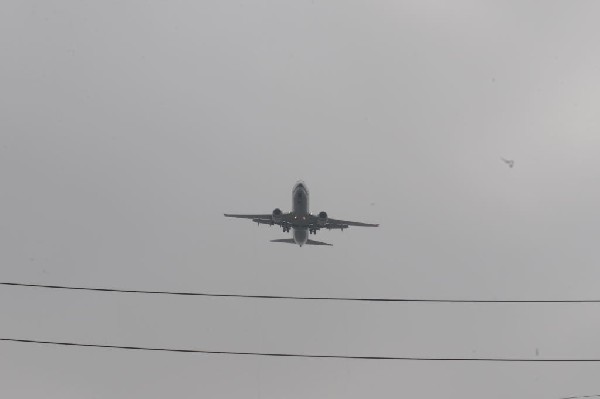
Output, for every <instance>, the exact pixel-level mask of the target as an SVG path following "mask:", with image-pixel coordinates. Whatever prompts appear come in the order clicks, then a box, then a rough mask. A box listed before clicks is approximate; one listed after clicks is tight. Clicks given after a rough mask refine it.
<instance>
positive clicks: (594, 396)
mask: <svg viewBox="0 0 600 399" xmlns="http://www.w3.org/2000/svg"><path fill="white" fill-rule="evenodd" d="M583 398H600V395H585V396H567V397H564V398H560V399H583Z"/></svg>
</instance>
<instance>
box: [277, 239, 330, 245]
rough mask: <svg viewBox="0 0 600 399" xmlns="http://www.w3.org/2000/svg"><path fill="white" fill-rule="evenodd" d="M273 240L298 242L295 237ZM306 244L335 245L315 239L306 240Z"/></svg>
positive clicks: (287, 242) (290, 242)
mask: <svg viewBox="0 0 600 399" xmlns="http://www.w3.org/2000/svg"><path fill="white" fill-rule="evenodd" d="M271 242H284V243H286V244H295V243H296V241H294V239H293V238H280V239H278V240H271ZM306 245H328V246H330V247H332V246H333V244H327V243H326V242H321V241H313V240H308V241H306Z"/></svg>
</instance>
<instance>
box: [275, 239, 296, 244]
mask: <svg viewBox="0 0 600 399" xmlns="http://www.w3.org/2000/svg"><path fill="white" fill-rule="evenodd" d="M271 242H285V243H286V244H295V243H296V241H294V239H293V238H280V239H278V240H271Z"/></svg>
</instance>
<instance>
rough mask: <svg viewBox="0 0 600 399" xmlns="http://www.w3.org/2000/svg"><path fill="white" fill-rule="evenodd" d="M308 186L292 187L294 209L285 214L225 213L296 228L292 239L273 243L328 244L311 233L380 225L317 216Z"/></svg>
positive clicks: (323, 214)
mask: <svg viewBox="0 0 600 399" xmlns="http://www.w3.org/2000/svg"><path fill="white" fill-rule="evenodd" d="M308 197H309V194H308V188H307V187H306V184H305V183H304V182H303V181H298V182H297V183H296V184H295V185H294V188H293V190H292V211H291V212H288V213H283V212H282V211H281V209H279V208H275V210H273V212H271V213H270V214H262V215H233V214H227V213H225V214H224V215H225V216H226V217H230V218H242V219H252V221H253V222H255V223H257V224H258V225H259V226H260V225H261V224H267V225H269V226H273V225H278V226H280V227H281V228H282V229H283V232H284V233H286V232H288V233H289V232H290V230H293V233H292V237H293V238H281V239H277V240H271V242H282V243H287V244H297V245H299V246H300V247H302V246H303V245H305V244H306V245H328V246H332V244H327V243H325V242H321V241H315V240H311V239H309V238H308V237H309V235H310V234H317V231H319V230H321V229H327V230H341V231H344V229H347V228H348V227H350V226H361V227H378V226H379V224H370V223H360V222H350V221H347V220H338V219H331V218H330V217H329V216H328V215H327V212H324V211H323V212H319V214H318V215H316V216H315V215H313V214H312V213H310V212H309V211H308Z"/></svg>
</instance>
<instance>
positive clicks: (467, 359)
mask: <svg viewBox="0 0 600 399" xmlns="http://www.w3.org/2000/svg"><path fill="white" fill-rule="evenodd" d="M0 341H4V342H16V343H28V344H40V345H58V346H71V347H85V348H104V349H122V350H134V351H150V352H175V353H195V354H208V355H236V356H267V357H295V358H312V359H346V360H407V361H430V362H503V363H516V362H518V363H582V362H588V363H592V362H600V359H585V358H582V359H578V358H567V359H543V358H542V359H540V358H493V357H421V356H350V355H316V354H301V353H277V352H238V351H224V350H202V349H176V348H151V347H142V346H121V345H104V344H85V343H78V342H57V341H40V340H33V339H16V338H0Z"/></svg>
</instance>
